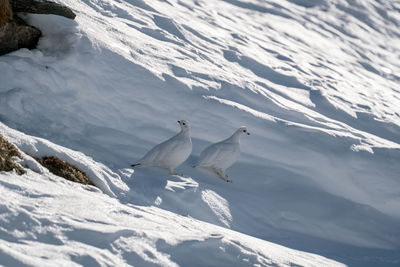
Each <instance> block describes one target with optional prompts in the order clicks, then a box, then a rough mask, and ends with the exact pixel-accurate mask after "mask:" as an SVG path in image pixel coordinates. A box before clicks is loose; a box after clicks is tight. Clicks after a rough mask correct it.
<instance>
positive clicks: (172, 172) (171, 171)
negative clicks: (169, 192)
mask: <svg viewBox="0 0 400 267" xmlns="http://www.w3.org/2000/svg"><path fill="white" fill-rule="evenodd" d="M168 173H169V175H179V176H182V175H183V174H181V173H177V172H176V171H174V169H172V168H168Z"/></svg>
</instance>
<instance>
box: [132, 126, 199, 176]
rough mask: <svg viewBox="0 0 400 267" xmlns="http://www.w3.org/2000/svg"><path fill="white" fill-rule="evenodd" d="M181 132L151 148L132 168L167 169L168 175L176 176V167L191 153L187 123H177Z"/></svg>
mask: <svg viewBox="0 0 400 267" xmlns="http://www.w3.org/2000/svg"><path fill="white" fill-rule="evenodd" d="M178 123H179V125H180V126H181V131H180V132H179V133H178V134H177V135H175V136H173V137H171V138H170V139H168V140H166V141H164V142H162V143H161V144H158V145H156V146H155V147H153V148H152V149H151V150H150V151H149V152H147V153H146V155H144V156H143V158H141V159H140V160H138V161H137V162H136V163H135V164H132V165H131V166H132V167H158V168H161V169H167V170H168V171H169V174H174V175H176V174H177V173H176V172H175V171H174V169H175V168H176V167H178V166H179V165H181V164H182V163H183V162H184V161H185V160H186V159H187V158H188V157H189V156H190V153H192V140H191V139H190V134H189V122H188V121H186V120H180V121H178Z"/></svg>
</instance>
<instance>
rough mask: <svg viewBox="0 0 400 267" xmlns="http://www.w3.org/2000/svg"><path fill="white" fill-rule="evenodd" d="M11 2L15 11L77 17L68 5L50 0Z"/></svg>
mask: <svg viewBox="0 0 400 267" xmlns="http://www.w3.org/2000/svg"><path fill="white" fill-rule="evenodd" d="M10 4H11V7H12V10H13V12H14V13H16V12H26V13H36V14H53V15H59V16H63V17H66V18H69V19H74V18H75V17H76V15H75V13H74V12H72V10H71V9H69V8H68V7H66V6H62V5H60V4H57V3H54V2H49V1H35V0H10Z"/></svg>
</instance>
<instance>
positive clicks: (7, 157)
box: [0, 134, 25, 175]
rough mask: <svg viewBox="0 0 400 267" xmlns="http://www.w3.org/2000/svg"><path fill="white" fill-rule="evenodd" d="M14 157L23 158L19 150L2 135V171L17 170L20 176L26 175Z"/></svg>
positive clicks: (0, 166) (0, 139)
mask: <svg viewBox="0 0 400 267" xmlns="http://www.w3.org/2000/svg"><path fill="white" fill-rule="evenodd" d="M12 157H19V158H22V157H21V154H20V153H19V151H18V149H17V148H16V147H15V146H13V145H12V144H11V143H9V142H8V141H7V140H6V139H4V137H3V136H2V135H1V134H0V171H6V172H9V171H12V170H15V171H16V172H17V173H18V174H20V175H21V174H24V173H25V171H24V170H23V169H22V168H21V166H20V165H18V164H16V163H15V162H14V161H13V160H12Z"/></svg>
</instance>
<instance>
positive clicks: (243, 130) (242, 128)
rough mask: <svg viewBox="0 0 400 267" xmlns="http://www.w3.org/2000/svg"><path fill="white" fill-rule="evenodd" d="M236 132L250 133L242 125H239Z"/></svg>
mask: <svg viewBox="0 0 400 267" xmlns="http://www.w3.org/2000/svg"><path fill="white" fill-rule="evenodd" d="M237 132H239V133H241V134H247V135H250V133H249V131H248V130H247V128H246V126H242V127H240V128H239V129H238V130H237Z"/></svg>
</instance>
